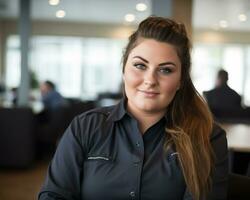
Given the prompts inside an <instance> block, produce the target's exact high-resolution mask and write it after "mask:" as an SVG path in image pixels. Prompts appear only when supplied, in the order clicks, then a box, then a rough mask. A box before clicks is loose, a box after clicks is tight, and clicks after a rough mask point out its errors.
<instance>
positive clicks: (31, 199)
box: [0, 161, 48, 200]
mask: <svg viewBox="0 0 250 200" xmlns="http://www.w3.org/2000/svg"><path fill="white" fill-rule="evenodd" d="M47 166H48V161H39V162H37V163H35V164H34V166H32V167H31V168H29V169H0V200H35V199H37V194H38V192H39V190H40V188H41V185H42V183H43V181H44V177H45V174H46V171H47Z"/></svg>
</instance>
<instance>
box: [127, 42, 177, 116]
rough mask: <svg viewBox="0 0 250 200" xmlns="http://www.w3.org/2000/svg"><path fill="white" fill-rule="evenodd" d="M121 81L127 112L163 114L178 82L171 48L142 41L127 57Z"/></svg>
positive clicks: (175, 63)
mask: <svg viewBox="0 0 250 200" xmlns="http://www.w3.org/2000/svg"><path fill="white" fill-rule="evenodd" d="M123 80H124V86H125V93H126V96H127V98H128V109H129V110H130V112H132V113H133V112H135V113H139V114H140V113H141V114H142V113H148V114H153V113H162V114H163V113H165V112H166V108H167V107H168V105H169V104H170V102H171V101H172V99H173V98H174V96H175V93H176V91H177V90H178V89H179V87H180V81H181V61H180V59H179V57H178V55H177V52H176V50H175V48H174V46H172V45H170V44H167V43H163V42H158V41H156V40H153V39H143V40H142V41H141V43H139V44H138V45H137V46H136V47H135V48H134V49H133V50H132V51H131V52H130V54H129V56H128V59H127V63H126V64H125V69H124V74H123Z"/></svg>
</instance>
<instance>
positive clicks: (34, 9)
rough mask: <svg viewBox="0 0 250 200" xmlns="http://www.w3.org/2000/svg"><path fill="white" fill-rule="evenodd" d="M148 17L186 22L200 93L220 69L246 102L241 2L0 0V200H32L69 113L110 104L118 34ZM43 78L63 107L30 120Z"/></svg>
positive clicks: (244, 6)
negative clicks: (43, 118) (42, 119)
mask: <svg viewBox="0 0 250 200" xmlns="http://www.w3.org/2000/svg"><path fill="white" fill-rule="evenodd" d="M150 15H157V16H163V17H170V18H173V19H175V20H177V21H180V22H183V23H184V24H185V25H186V27H187V30H188V34H189V36H190V38H191V39H192V43H193V45H192V46H193V48H192V72H191V74H192V79H193V82H194V85H195V87H196V88H197V90H198V91H199V92H200V93H201V94H202V92H203V91H206V90H210V89H212V88H213V87H214V86H215V80H216V74H217V71H218V70H219V69H221V68H223V69H225V70H226V71H227V72H228V73H229V81H228V84H229V86H230V87H231V88H233V89H234V90H235V91H236V92H238V93H239V94H240V95H241V96H242V104H244V105H245V106H250V92H249V91H250V79H249V78H248V77H250V1H249V0H237V1H235V0H209V1H207V0H125V1H124V0H0V107H1V108H0V143H1V144H0V167H1V170H0V199H1V200H5V199H6V200H12V199H13V200H14V199H25V200H29V199H35V198H36V194H37V192H38V190H39V188H40V186H41V183H42V181H43V178H44V174H45V171H46V168H47V164H48V160H49V159H50V156H51V155H52V154H53V151H54V149H55V147H56V144H57V142H58V140H59V139H60V136H61V135H62V133H63V131H64V130H65V128H66V127H67V125H68V124H69V122H70V121H71V120H72V118H73V117H74V116H75V115H77V114H79V113H81V112H83V111H85V110H88V109H90V108H94V107H96V106H102V105H110V104H113V103H115V102H117V100H118V99H119V98H120V97H121V85H122V82H121V80H122V79H121V77H122V73H121V69H122V66H121V58H122V52H123V49H124V47H125V45H126V43H127V38H128V36H129V35H130V34H131V33H132V32H133V31H134V30H135V29H136V27H137V25H138V24H139V22H140V21H142V20H143V19H145V18H146V17H148V16H150ZM46 80H50V81H52V82H53V83H54V84H55V86H56V90H57V92H58V93H60V94H61V96H62V97H63V98H65V99H66V100H67V102H68V105H69V106H67V108H66V110H63V112H60V114H58V113H59V112H57V115H56V116H54V115H53V116H51V115H50V118H49V121H47V122H46V123H45V124H44V123H42V124H39V123H40V122H38V123H37V115H38V114H39V113H41V111H43V109H44V105H43V102H42V100H41V98H42V97H41V92H40V84H41V83H42V82H44V81H46ZM13 91H15V93H13ZM14 98H15V101H14ZM24 116H25V117H24ZM59 116H60V117H59ZM62 116H63V118H62ZM59 118H60V119H59ZM55 119H56V120H55ZM34 121H35V122H34ZM249 121H250V120H249ZM62 124H63V125H62ZM59 125H60V126H59ZM15 128H16V129H15ZM41 130H42V131H41ZM249 130H250V129H248V131H249ZM38 132H39V133H38ZM40 132H42V133H40ZM248 133H249V132H248ZM249 134H250V133H249ZM41 135H42V136H41ZM52 135H53V136H52ZM37 138H39V139H37ZM248 139H249V136H248ZM249 141H250V139H249ZM38 143H39V144H38ZM249 143H250V142H249ZM39 145H40V146H39ZM38 146H39V149H38ZM44 149H46V151H45V150H44ZM247 152H250V147H249V149H248V150H247ZM24 182H25V185H24ZM13 191H14V192H13Z"/></svg>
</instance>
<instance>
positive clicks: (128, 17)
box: [124, 14, 135, 22]
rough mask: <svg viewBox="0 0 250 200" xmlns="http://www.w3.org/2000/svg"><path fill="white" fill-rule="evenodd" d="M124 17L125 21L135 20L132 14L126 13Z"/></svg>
mask: <svg viewBox="0 0 250 200" xmlns="http://www.w3.org/2000/svg"><path fill="white" fill-rule="evenodd" d="M124 18H125V20H126V21H127V22H133V21H135V15H133V14H126V15H125V17H124Z"/></svg>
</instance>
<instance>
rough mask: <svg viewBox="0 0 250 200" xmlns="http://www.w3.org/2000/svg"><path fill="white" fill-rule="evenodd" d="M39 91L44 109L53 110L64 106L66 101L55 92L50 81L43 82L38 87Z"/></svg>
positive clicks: (53, 85)
mask: <svg viewBox="0 0 250 200" xmlns="http://www.w3.org/2000/svg"><path fill="white" fill-rule="evenodd" d="M40 91H41V96H42V102H43V104H44V108H45V109H48V110H54V109H57V108H59V107H63V106H65V105H66V100H65V99H64V98H63V97H62V95H61V94H60V93H59V92H58V91H57V90H56V88H55V84H54V83H53V82H52V81H49V80H47V81H44V82H43V83H42V84H41V85H40Z"/></svg>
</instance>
